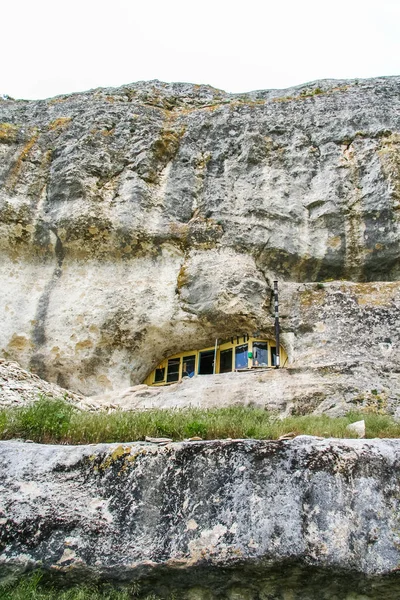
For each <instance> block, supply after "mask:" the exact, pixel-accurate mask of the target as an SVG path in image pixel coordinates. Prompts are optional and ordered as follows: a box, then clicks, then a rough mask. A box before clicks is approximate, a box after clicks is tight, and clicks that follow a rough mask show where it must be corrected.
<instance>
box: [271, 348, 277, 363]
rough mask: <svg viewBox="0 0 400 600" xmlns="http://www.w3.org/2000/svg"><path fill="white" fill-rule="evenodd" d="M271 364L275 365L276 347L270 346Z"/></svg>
mask: <svg viewBox="0 0 400 600" xmlns="http://www.w3.org/2000/svg"><path fill="white" fill-rule="evenodd" d="M271 365H272V366H273V367H276V347H275V346H274V347H272V346H271Z"/></svg>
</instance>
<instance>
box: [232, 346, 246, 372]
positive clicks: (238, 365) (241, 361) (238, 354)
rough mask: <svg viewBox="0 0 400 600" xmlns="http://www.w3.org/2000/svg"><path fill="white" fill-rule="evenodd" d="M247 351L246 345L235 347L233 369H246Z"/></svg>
mask: <svg viewBox="0 0 400 600" xmlns="http://www.w3.org/2000/svg"><path fill="white" fill-rule="evenodd" d="M247 350H248V345H247V344H243V346H236V348H235V369H247V364H248V363H247Z"/></svg>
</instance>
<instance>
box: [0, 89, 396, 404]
mask: <svg viewBox="0 0 400 600" xmlns="http://www.w3.org/2000/svg"><path fill="white" fill-rule="evenodd" d="M399 92H400V78H398V77H392V78H380V79H373V80H365V81H322V82H318V83H314V84H308V85H304V86H300V87H297V88H293V89H289V90H284V91H260V92H252V93H249V94H245V95H237V94H236V95H230V94H226V93H224V92H222V91H220V90H216V89H213V88H210V87H207V86H196V85H189V84H164V83H160V82H158V81H155V82H149V83H137V84H132V85H127V86H124V87H121V88H118V89H97V90H93V91H91V92H87V93H82V94H74V95H70V96H61V97H57V98H54V99H52V100H46V101H35V102H34V101H13V100H0V157H1V159H0V227H1V232H0V233H1V235H0V253H1V256H0V277H1V282H2V285H1V289H0V297H1V307H2V322H1V325H0V351H1V353H2V355H3V356H4V357H5V358H7V359H13V360H15V359H16V360H18V361H20V362H21V363H22V365H23V366H24V367H30V368H31V369H32V370H34V371H35V372H37V373H38V374H39V375H40V376H42V377H44V378H46V379H48V380H49V381H53V382H57V383H58V384H60V385H62V386H66V387H69V388H71V389H73V390H75V391H78V392H81V393H84V394H96V393H99V392H104V391H105V390H116V389H121V388H124V387H127V386H129V385H131V384H136V383H140V382H141V381H142V380H143V379H144V377H145V376H146V375H147V373H148V372H149V371H151V370H152V368H154V366H155V365H156V364H157V363H158V362H159V361H160V359H161V358H163V357H164V356H167V355H168V354H171V353H174V352H177V351H180V350H184V349H191V348H195V347H202V346H205V345H208V344H210V343H213V340H214V339H215V338H216V337H220V338H225V337H229V336H230V335H232V334H236V333H238V332H250V333H251V332H254V331H260V332H262V333H263V334H265V335H271V334H272V332H273V315H272V311H271V303H270V292H271V283H272V280H273V279H275V278H276V279H278V280H279V281H280V284H281V292H282V293H281V297H282V317H283V318H282V331H283V338H282V341H283V344H284V345H285V348H286V349H287V351H288V353H289V357H290V362H291V364H292V365H294V366H296V365H297V366H302V365H304V364H307V365H309V366H312V367H315V368H317V367H318V368H319V367H327V366H329V365H340V364H343V363H346V364H347V363H349V362H351V363H357V364H358V363H360V364H362V365H364V367H365V369H366V373H368V374H369V375H370V381H369V382H368V385H369V387H376V385H374V384H373V380H374V377H381V375H382V372H388V373H390V374H391V376H392V375H393V373H398V371H399V364H400V363H399V352H398V348H399V329H400V327H399V324H400V317H399V311H400V286H399V284H398V280H399V278H400V260H399V259H400V243H399V240H400V230H399V214H400V212H399V208H400V150H399V148H400V146H399V142H400V116H399V115H400V111H399V108H400V94H399ZM326 280H336V282H334V283H328V282H326ZM338 280H343V281H338ZM322 281H325V283H323V284H321V283H320V284H318V283H317V282H322ZM382 367H383V370H382ZM385 370H386V371H385ZM382 385H387V386H388V389H389V388H390V390H393V389H394V388H395V387H396V386H395V385H392V384H388V383H387V382H386V381H385V382H383V383H382ZM390 393H391V394H392V391H391V392H390ZM392 395H393V394H392Z"/></svg>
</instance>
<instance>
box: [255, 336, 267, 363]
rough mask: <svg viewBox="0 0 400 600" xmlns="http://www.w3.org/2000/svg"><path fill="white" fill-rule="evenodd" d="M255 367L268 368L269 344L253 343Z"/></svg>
mask: <svg viewBox="0 0 400 600" xmlns="http://www.w3.org/2000/svg"><path fill="white" fill-rule="evenodd" d="M253 367H268V344H267V342H253Z"/></svg>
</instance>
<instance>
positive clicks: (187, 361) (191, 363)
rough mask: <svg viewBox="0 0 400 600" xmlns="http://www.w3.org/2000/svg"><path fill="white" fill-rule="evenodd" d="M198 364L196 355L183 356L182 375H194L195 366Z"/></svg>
mask: <svg viewBox="0 0 400 600" xmlns="http://www.w3.org/2000/svg"><path fill="white" fill-rule="evenodd" d="M195 364H196V356H195V355H193V356H184V357H183V369H182V377H193V375H194V367H195Z"/></svg>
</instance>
